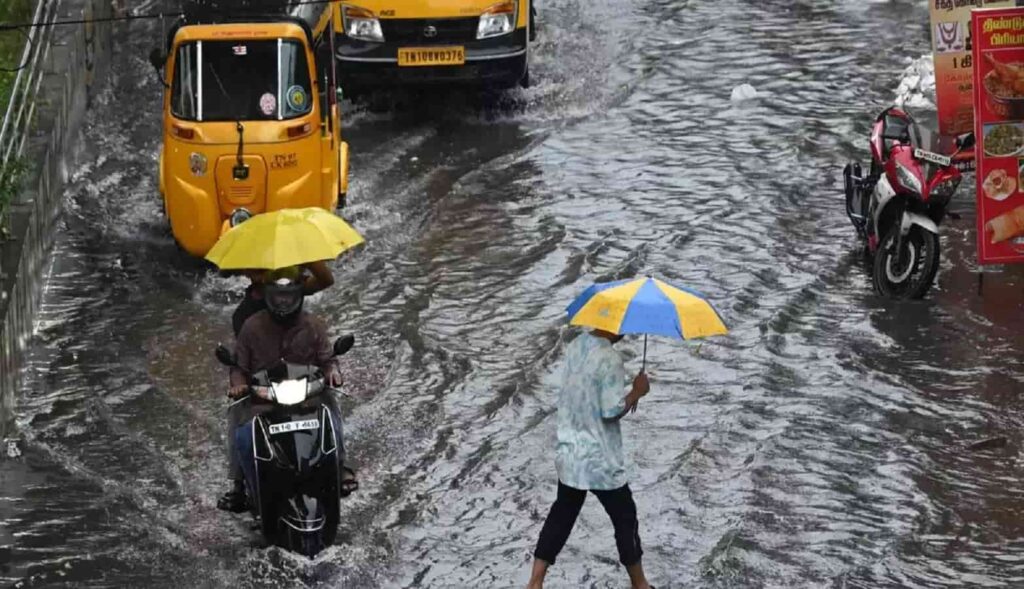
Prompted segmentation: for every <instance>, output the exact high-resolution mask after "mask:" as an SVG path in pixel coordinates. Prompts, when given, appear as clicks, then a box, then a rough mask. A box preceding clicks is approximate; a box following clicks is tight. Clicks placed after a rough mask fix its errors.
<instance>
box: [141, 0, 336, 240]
mask: <svg viewBox="0 0 1024 589" xmlns="http://www.w3.org/2000/svg"><path fill="white" fill-rule="evenodd" d="M303 6H304V7H310V6H312V7H319V13H320V14H316V13H310V14H305V15H302V17H300V16H295V15H289V14H277V15H262V16H261V15H252V14H249V15H245V16H231V15H228V16H225V15H223V14H217V15H211V14H189V13H187V12H186V14H185V15H184V16H183V17H182V19H181V20H180V21H179V22H178V23H177V24H176V25H175V26H174V27H173V28H172V29H171V31H170V33H169V35H168V39H167V46H166V53H164V52H163V51H161V50H154V52H153V54H151V56H150V60H151V61H152V63H153V65H154V66H155V67H157V69H158V71H159V70H160V69H161V68H162V69H163V72H164V73H163V74H162V79H163V80H164V86H165V91H164V100H163V147H162V149H161V151H160V158H159V186H160V194H161V197H162V199H163V204H164V210H165V211H166V214H167V217H168V219H169V221H170V225H171V231H172V233H173V234H174V238H175V240H176V241H177V242H178V243H179V244H180V245H181V246H182V248H184V249H185V250H186V251H188V252H189V253H190V254H193V255H196V256H203V255H205V254H206V252H207V251H209V249H210V248H211V247H213V244H214V243H216V241H217V239H218V238H219V237H220V235H221V234H222V233H223V232H224V231H226V230H227V228H228V227H229V226H230V225H233V224H235V223H237V222H241V221H243V220H245V219H246V218H248V216H251V215H255V214H259V213H262V212H265V211H272V210H277V209H283V208H301V207H309V206H319V207H323V208H324V209H327V210H334V209H335V207H337V206H339V204H343V203H344V200H345V196H346V193H347V191H348V144H347V143H345V142H344V141H342V138H341V121H340V109H339V107H338V104H337V93H336V87H337V80H336V67H335V63H336V62H335V60H334V59H332V58H331V55H332V54H333V37H334V34H333V33H334V27H331V26H327V25H329V24H330V22H331V19H332V13H331V10H330V4H319V5H303ZM304 9H306V8H304Z"/></svg>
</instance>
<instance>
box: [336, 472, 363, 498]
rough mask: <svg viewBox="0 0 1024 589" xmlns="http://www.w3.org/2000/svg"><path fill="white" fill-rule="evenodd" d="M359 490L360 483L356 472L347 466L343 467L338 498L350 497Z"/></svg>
mask: <svg viewBox="0 0 1024 589" xmlns="http://www.w3.org/2000/svg"><path fill="white" fill-rule="evenodd" d="M357 490H359V481H358V480H357V479H356V472H355V471H354V470H352V469H351V468H349V467H347V466H343V467H341V480H340V481H339V483H338V496H340V497H348V496H349V495H351V494H352V493H354V492H355V491H357Z"/></svg>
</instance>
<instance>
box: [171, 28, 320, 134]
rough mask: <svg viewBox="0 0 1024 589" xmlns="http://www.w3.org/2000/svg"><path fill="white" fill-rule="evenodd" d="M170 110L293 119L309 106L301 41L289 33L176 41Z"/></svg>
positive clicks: (219, 117) (190, 115)
mask: <svg viewBox="0 0 1024 589" xmlns="http://www.w3.org/2000/svg"><path fill="white" fill-rule="evenodd" d="M174 70H175V71H174V74H173V77H174V79H173V83H172V88H171V113H172V114H173V115H174V116H175V117H178V118H179V119H184V120H189V121H269V120H284V119H293V118H296V117H300V116H302V115H305V114H307V113H309V111H310V110H311V109H312V107H313V101H312V99H311V96H312V94H311V92H310V87H311V84H310V79H309V66H308V63H307V61H306V52H305V47H304V46H303V45H302V44H301V43H299V42H297V41H295V40H291V39H266V40H258V41H256V40H241V41H192V42H187V43H182V44H181V45H179V46H178V50H177V54H176V55H175V60H174Z"/></svg>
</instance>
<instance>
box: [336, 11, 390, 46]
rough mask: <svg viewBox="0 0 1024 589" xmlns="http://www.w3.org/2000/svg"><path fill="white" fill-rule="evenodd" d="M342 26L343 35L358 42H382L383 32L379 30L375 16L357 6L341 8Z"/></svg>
mask: <svg viewBox="0 0 1024 589" xmlns="http://www.w3.org/2000/svg"><path fill="white" fill-rule="evenodd" d="M341 18H342V26H343V27H344V29H345V35H347V36H349V37H351V38H352V39H358V40H360V41H374V42H376V43H383V42H384V31H383V30H381V28H380V21H379V20H377V15H375V14H374V13H373V12H371V11H369V10H366V9H365V8H359V7H358V6H342V7H341Z"/></svg>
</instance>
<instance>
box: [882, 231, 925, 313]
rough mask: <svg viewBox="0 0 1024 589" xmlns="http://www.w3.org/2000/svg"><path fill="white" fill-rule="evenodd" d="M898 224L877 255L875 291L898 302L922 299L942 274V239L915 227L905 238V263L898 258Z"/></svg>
mask: <svg viewBox="0 0 1024 589" xmlns="http://www.w3.org/2000/svg"><path fill="white" fill-rule="evenodd" d="M899 230H900V227H899V225H898V224H896V225H894V226H893V227H892V228H891V229H889V231H888V233H886V234H885V237H884V238H883V239H882V243H881V245H880V246H879V248H878V251H877V252H875V260H874V269H873V272H872V279H873V282H874V284H875V290H876V291H878V293H879V294H881V295H883V296H887V297H890V298H894V299H919V298H921V297H923V296H924V295H925V293H927V292H928V289H929V288H931V286H932V283H933V282H934V281H935V274H936V273H937V272H938V271H939V236H938V235H936V234H934V233H932V232H931V231H927V230H925V229H922V228H921V227H918V226H917V225H914V226H913V227H911V228H910V232H909V233H908V234H907V235H906V236H905V237H904V238H903V243H902V247H903V264H902V265H901V264H900V261H899V257H898V256H897V255H896V236H897V235H898V232H899Z"/></svg>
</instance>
